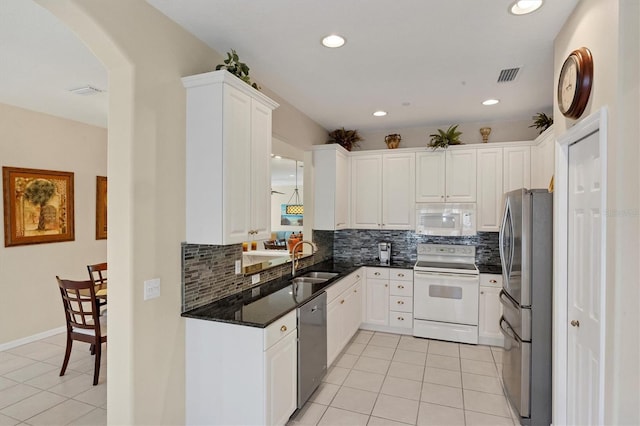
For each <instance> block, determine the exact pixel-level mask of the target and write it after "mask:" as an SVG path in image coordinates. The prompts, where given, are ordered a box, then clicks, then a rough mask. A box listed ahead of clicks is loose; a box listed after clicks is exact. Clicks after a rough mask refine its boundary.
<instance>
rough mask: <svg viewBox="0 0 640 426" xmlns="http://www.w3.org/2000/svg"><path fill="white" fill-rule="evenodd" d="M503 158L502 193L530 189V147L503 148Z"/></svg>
mask: <svg viewBox="0 0 640 426" xmlns="http://www.w3.org/2000/svg"><path fill="white" fill-rule="evenodd" d="M503 156H504V157H503V164H504V169H503V178H504V183H503V185H502V188H503V191H504V192H509V191H513V190H514V189H520V188H531V147H530V146H518V147H505V148H504V150H503Z"/></svg>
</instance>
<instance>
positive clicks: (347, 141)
mask: <svg viewBox="0 0 640 426" xmlns="http://www.w3.org/2000/svg"><path fill="white" fill-rule="evenodd" d="M361 140H363V139H362V137H361V136H360V135H359V134H358V131H357V130H345V128H344V127H342V128H340V129H336V130H333V131H331V132H329V140H328V141H327V143H337V144H338V145H340V146H341V147H343V148H344V149H346V150H347V151H351V148H354V147H358V146H359V143H358V142H360V141H361Z"/></svg>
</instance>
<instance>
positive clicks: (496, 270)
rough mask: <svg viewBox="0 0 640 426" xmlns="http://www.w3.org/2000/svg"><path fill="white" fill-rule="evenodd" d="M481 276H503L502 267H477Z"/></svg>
mask: <svg viewBox="0 0 640 426" xmlns="http://www.w3.org/2000/svg"><path fill="white" fill-rule="evenodd" d="M476 266H477V267H478V270H479V271H480V273H481V274H498V275H502V266H501V265H476Z"/></svg>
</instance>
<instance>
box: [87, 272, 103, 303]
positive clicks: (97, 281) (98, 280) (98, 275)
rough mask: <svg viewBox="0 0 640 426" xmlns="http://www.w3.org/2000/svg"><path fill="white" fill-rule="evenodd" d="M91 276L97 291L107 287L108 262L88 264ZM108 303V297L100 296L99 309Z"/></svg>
mask: <svg viewBox="0 0 640 426" xmlns="http://www.w3.org/2000/svg"><path fill="white" fill-rule="evenodd" d="M87 270H88V271H89V278H90V279H91V281H92V282H93V285H94V286H95V287H96V292H98V291H100V290H104V289H106V288H107V263H106V262H104V263H96V264H94V265H87ZM106 304H107V299H104V298H98V309H100V308H101V307H102V306H104V305H106Z"/></svg>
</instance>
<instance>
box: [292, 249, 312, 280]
mask: <svg viewBox="0 0 640 426" xmlns="http://www.w3.org/2000/svg"><path fill="white" fill-rule="evenodd" d="M304 243H307V244H309V245H310V246H311V254H313V253H315V252H317V251H318V246H316V245H315V243H313V242H312V241H309V240H302V241H298V242H297V243H295V244H294V245H293V248H292V249H291V278H293V277H295V275H296V267H297V265H298V260H299V258H298V259H296V249H297V248H298V246H299V245H302V244H304ZM301 254H302V253H301Z"/></svg>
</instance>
